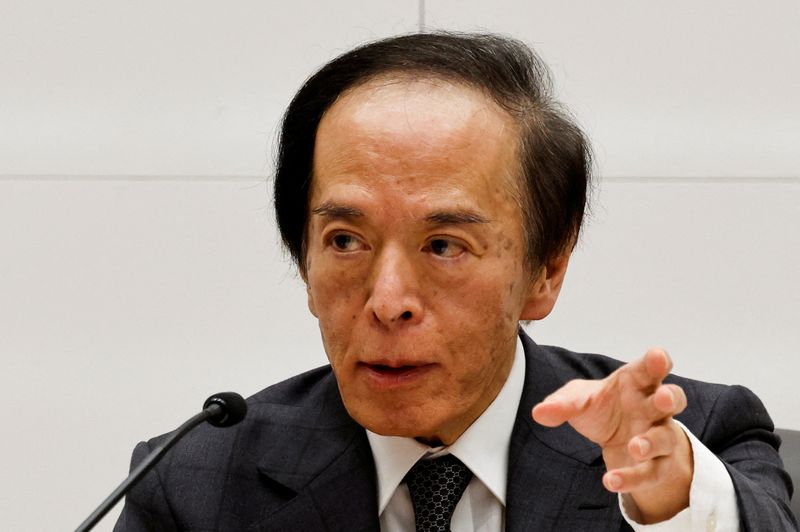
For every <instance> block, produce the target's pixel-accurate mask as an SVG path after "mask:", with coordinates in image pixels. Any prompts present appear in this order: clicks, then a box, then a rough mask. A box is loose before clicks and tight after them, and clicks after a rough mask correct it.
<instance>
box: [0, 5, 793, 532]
mask: <svg viewBox="0 0 800 532" xmlns="http://www.w3.org/2000/svg"><path fill="white" fill-rule="evenodd" d="M419 7H420V4H419V2H418V1H417V0H405V1H402V2H391V3H390V2H385V3H381V4H380V5H379V4H378V3H376V2H369V1H366V0H364V1H356V0H348V1H340V2H328V3H323V2H312V1H309V0H299V1H295V2H292V3H280V4H279V3H267V2H256V1H238V2H228V3H222V2H211V1H209V0H192V1H188V0H173V1H171V2H156V1H154V0H145V1H140V2H135V3H123V2H107V1H99V0H96V1H84V2H81V3H76V2H70V3H64V2H58V1H57V0H35V1H27V2H22V1H16V0H15V1H11V0H6V1H5V2H3V4H2V5H0V357H2V361H3V370H4V371H2V373H0V389H2V391H3V392H4V395H5V397H6V409H7V414H6V419H7V421H6V423H4V424H3V433H2V435H3V436H2V438H1V439H0V452H1V453H2V456H3V460H2V461H0V478H3V482H2V487H0V528H3V529H4V530H15V531H27V530H30V531H38V530H62V529H70V528H74V527H75V526H76V525H77V524H78V523H79V522H80V521H81V520H82V519H83V518H84V517H85V515H86V514H88V512H89V511H91V509H92V508H93V507H94V506H95V505H96V504H97V503H98V502H99V501H100V500H101V499H102V498H103V497H105V495H106V494H107V492H108V491H110V489H112V488H113V487H114V485H116V483H118V482H119V481H120V480H121V479H122V478H123V477H124V475H125V472H126V470H127V462H128V459H129V456H130V451H131V449H132V447H133V445H134V444H135V443H136V442H137V441H139V440H140V439H144V438H147V437H149V436H152V435H155V434H158V433H161V432H165V431H168V430H171V429H172V428H174V427H175V426H177V424H179V423H180V422H181V421H182V420H183V419H184V418H186V417H188V416H189V415H191V414H193V413H194V412H195V411H196V410H197V409H198V408H199V406H200V404H201V403H202V401H203V399H204V398H205V397H206V396H207V395H209V394H210V393H212V392H214V391H218V390H223V389H233V390H237V391H240V392H242V393H243V394H250V393H253V392H255V391H257V390H258V389H260V388H262V387H263V386H265V385H266V384H269V383H272V382H275V381H277V380H279V379H282V378H284V377H287V376H289V375H292V374H294V373H297V372H299V371H301V370H303V369H306V368H310V367H313V366H316V365H319V364H322V363H324V361H325V357H324V354H323V353H322V350H321V346H320V342H319V339H318V334H317V331H316V326H315V324H314V322H313V320H312V319H311V318H310V317H309V316H308V314H307V312H306V310H305V301H304V292H303V287H302V285H301V283H300V282H299V281H298V279H297V278H296V276H295V274H294V273H293V271H292V269H291V267H290V266H289V264H288V262H287V261H286V260H285V258H284V257H283V255H282V252H281V251H280V249H279V248H278V246H277V242H276V236H275V232H274V228H273V224H272V212H271V207H270V202H269V198H268V176H269V174H270V169H271V160H272V154H271V151H270V150H271V147H272V142H273V140H274V135H275V127H276V124H277V122H278V120H279V116H280V113H281V111H282V109H283V107H284V106H285V105H286V103H287V102H288V100H289V98H290V97H291V94H292V92H293V91H294V90H295V89H296V88H297V87H298V86H299V84H300V83H301V82H302V80H303V79H304V78H305V77H306V76H307V75H308V74H310V73H311V71H312V70H313V69H314V68H315V67H317V66H319V65H320V64H322V63H323V62H324V61H326V60H327V59H329V58H331V57H333V56H334V55H336V54H337V53H339V52H341V51H343V50H345V49H347V48H349V47H350V46H352V45H353V44H355V43H359V42H363V41H364V40H367V39H371V38H376V37H381V36H384V35H390V34H393V33H398V32H406V31H413V30H415V29H416V28H417V26H418V22H419V20H418V16H419ZM424 19H425V23H426V25H427V26H428V27H438V28H449V29H479V28H482V29H487V30H493V31H501V32H506V33H510V34H513V35H516V36H518V37H520V38H522V39H524V40H526V41H527V42H529V43H531V44H533V45H534V46H535V47H536V48H537V49H538V50H539V51H540V53H541V55H542V56H543V57H544V58H545V59H546V60H547V61H548V62H549V63H550V64H551V66H552V67H553V71H554V74H555V77H556V84H557V87H558V88H559V92H560V93H561V94H562V95H563V98H564V100H565V101H566V102H567V103H568V104H569V105H570V106H571V108H572V109H573V110H574V112H575V113H576V115H577V116H578V117H579V118H580V120H581V121H582V122H583V123H584V124H585V125H586V127H587V129H588V130H589V131H590V133H591V135H592V137H593V140H594V142H595V146H596V151H597V154H598V167H599V172H598V173H599V175H600V177H601V186H600V187H599V190H598V195H597V198H596V204H595V210H594V214H593V215H592V218H591V220H590V223H589V225H588V228H587V231H586V233H585V236H584V239H583V243H582V244H581V246H580V248H579V250H578V251H577V253H576V255H575V256H574V259H573V261H572V265H571V271H570V273H569V275H568V280H567V284H566V286H565V290H564V293H563V295H562V300H561V301H560V303H559V306H558V307H557V309H556V312H555V313H554V315H553V316H551V317H550V318H549V319H548V320H546V321H545V322H543V323H541V324H535V325H534V326H533V327H532V331H533V334H534V336H535V337H536V338H537V339H538V340H540V341H541V342H545V343H556V344H561V345H564V346H566V347H571V348H575V349H583V350H592V351H600V352H605V353H609V354H612V355H615V356H618V357H620V358H623V359H630V358H633V357H636V356H638V355H639V354H640V353H641V352H643V350H644V349H645V348H646V347H647V346H649V345H651V344H661V345H665V346H666V347H668V348H669V349H670V351H671V353H672V355H673V357H674V358H675V361H676V372H678V373H681V374H684V375H687V376H692V377H697V378H702V379H706V380H714V381H718V382H729V383H733V382H737V383H743V384H746V385H748V386H750V387H751V388H753V389H754V390H755V391H756V392H757V393H758V394H759V395H760V396H761V397H762V398H763V399H764V401H765V403H766V404H767V406H768V407H769V409H770V410H771V412H772V414H773V417H774V418H775V420H776V423H777V424H778V425H781V426H784V427H788V428H795V429H800V413H798V408H797V406H798V403H799V402H800V401H798V394H797V392H796V391H795V390H796V389H797V387H796V385H795V384H794V383H795V382H796V380H797V375H798V374H800V362H798V360H797V357H796V355H795V351H796V346H797V345H800V327H798V326H797V323H798V317H800V316H798V311H797V308H798V307H799V306H800V305H799V304H800V300H799V299H800V281H799V280H798V279H800V276H799V275H798V274H800V268H799V267H798V266H799V265H800V251H799V250H800V232H798V230H797V228H798V227H800V128H798V126H797V123H798V119H799V118H800V99H798V98H797V97H796V96H795V95H796V94H800V61H798V60H797V58H798V57H800V34H798V32H797V31H796V29H797V28H798V27H800V4H797V2H794V1H790V0H784V1H778V0H773V1H769V2H763V1H762V2H755V1H754V0H753V1H750V2H730V1H716V0H715V1H707V2H702V3H698V2H690V1H689V0H676V1H673V2H670V3H668V4H664V3H657V2H642V1H641V0H639V1H625V2H623V1H621V0H614V1H610V2H590V1H582V2H569V3H563V2H562V3H553V2H540V1H534V2H531V1H521V0H520V1H511V0H493V1H492V2H489V1H488V0H483V1H481V2H478V1H471V0H469V1H466V0H459V1H458V2H456V1H454V0H435V1H434V0H428V2H425V9H424ZM42 509H44V510H42ZM117 513H118V509H117V510H116V511H115V512H113V515H112V516H111V517H109V518H107V519H106V520H105V521H104V522H103V523H102V524H101V526H100V527H98V529H99V530H110V529H111V523H112V522H113V520H114V517H113V516H114V515H116V514H117Z"/></svg>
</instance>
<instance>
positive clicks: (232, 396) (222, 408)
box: [203, 392, 247, 427]
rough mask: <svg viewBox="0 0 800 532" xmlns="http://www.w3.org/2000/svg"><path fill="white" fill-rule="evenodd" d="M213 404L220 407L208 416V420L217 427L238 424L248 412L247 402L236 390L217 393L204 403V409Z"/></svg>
mask: <svg viewBox="0 0 800 532" xmlns="http://www.w3.org/2000/svg"><path fill="white" fill-rule="evenodd" d="M213 406H217V407H218V408H214V409H213V410H214V413H213V414H212V416H211V417H210V418H208V422H209V423H211V424H212V425H214V426H215V427H230V426H231V425H236V424H237V423H238V422H240V421H241V420H243V419H244V416H245V414H247V403H246V402H245V400H244V399H243V398H242V396H241V395H239V394H238V393H236V392H220V393H215V394H214V395H212V396H211V397H209V398H208V399H206V402H205V403H203V410H207V409H208V408H209V407H213Z"/></svg>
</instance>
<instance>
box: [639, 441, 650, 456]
mask: <svg viewBox="0 0 800 532" xmlns="http://www.w3.org/2000/svg"><path fill="white" fill-rule="evenodd" d="M639 452H640V453H641V454H642V455H643V456H644V455H646V454H647V453H649V452H650V442H649V441H647V440H645V439H644V438H639Z"/></svg>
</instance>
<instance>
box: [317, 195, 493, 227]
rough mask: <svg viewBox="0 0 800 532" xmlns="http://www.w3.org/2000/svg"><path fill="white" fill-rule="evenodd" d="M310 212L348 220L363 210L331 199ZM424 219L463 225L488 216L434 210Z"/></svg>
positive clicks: (477, 221) (481, 222)
mask: <svg viewBox="0 0 800 532" xmlns="http://www.w3.org/2000/svg"><path fill="white" fill-rule="evenodd" d="M311 212H312V214H316V215H317V216H323V217H325V218H329V219H332V220H349V219H352V218H361V217H363V216H364V212H363V211H361V210H360V209H357V208H355V207H350V206H348V205H341V204H338V203H334V202H332V201H326V202H325V203H323V204H322V205H320V206H319V207H316V208H314V209H312V211H311ZM425 221H426V222H427V223H429V224H431V225H434V226H443V225H464V224H486V223H489V221H490V220H489V219H488V218H484V217H483V216H481V215H479V214H477V213H475V212H473V211H468V210H454V211H436V212H432V213H430V214H428V215H427V216H425Z"/></svg>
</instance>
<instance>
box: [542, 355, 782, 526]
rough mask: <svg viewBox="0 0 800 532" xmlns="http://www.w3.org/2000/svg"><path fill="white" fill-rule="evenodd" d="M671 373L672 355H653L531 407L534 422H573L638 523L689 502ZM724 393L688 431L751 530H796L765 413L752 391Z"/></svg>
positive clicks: (682, 397)
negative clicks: (731, 490)
mask: <svg viewBox="0 0 800 532" xmlns="http://www.w3.org/2000/svg"><path fill="white" fill-rule="evenodd" d="M671 367H672V363H671V360H670V359H669V356H668V355H667V354H666V353H665V352H664V351H663V350H659V349H653V350H650V351H649V352H648V353H647V355H645V357H643V358H641V359H639V360H637V361H634V362H631V363H629V364H626V365H625V366H622V367H621V368H619V369H618V370H617V371H615V372H613V373H612V374H611V375H609V376H608V377H606V378H604V379H601V380H573V381H570V382H569V383H567V384H566V385H565V386H563V387H562V388H560V389H559V390H557V391H556V392H554V393H553V394H551V395H550V396H549V397H547V398H546V399H545V400H544V401H543V402H542V403H540V404H539V405H537V406H536V407H535V408H534V410H533V416H534V419H535V420H536V421H537V422H539V423H541V424H543V425H547V426H556V425H559V424H561V423H563V422H569V423H570V424H571V425H572V426H573V428H575V429H576V430H577V431H578V432H579V433H580V434H582V435H583V436H585V437H586V438H588V439H590V440H591V441H593V442H595V443H597V444H598V445H600V447H601V448H602V449H603V458H604V460H605V463H606V467H607V469H608V471H607V473H606V475H605V476H604V478H603V483H604V485H605V487H606V488H607V489H609V490H610V491H613V492H616V493H620V494H626V495H625V497H626V498H629V499H630V500H631V501H633V503H634V504H635V506H636V507H638V510H639V514H638V517H639V518H641V521H642V523H664V524H667V523H666V521H667V520H669V519H671V518H673V517H674V516H676V515H678V514H679V513H680V512H682V511H683V510H684V509H686V508H688V507H689V504H690V500H689V499H690V489H691V487H692V478H693V476H694V460H693V456H692V446H691V445H690V444H689V439H688V437H687V436H686V434H685V433H684V432H683V430H681V429H680V427H679V426H678V424H677V423H676V422H675V420H674V419H673V416H675V415H677V414H679V413H680V412H682V411H683V409H684V408H685V407H686V404H687V399H686V394H685V393H684V390H683V389H682V388H681V387H680V386H677V385H675V384H664V383H663V380H664V378H665V377H666V376H667V374H668V373H669V371H670V370H671ZM687 385H689V386H691V385H690V384H689V383H687ZM725 390H726V391H725V392H723V393H721V394H720V395H718V396H717V397H716V402H715V403H714V405H713V407H711V408H706V409H704V410H705V411H704V413H703V414H702V415H700V416H699V417H698V416H697V414H698V413H699V411H697V410H695V411H694V412H693V414H692V417H693V419H694V422H693V423H692V424H691V425H690V426H691V427H692V430H693V431H694V433H695V434H698V435H699V437H700V439H701V440H702V442H703V443H704V445H705V446H706V447H708V449H710V450H711V451H712V452H713V453H714V454H715V455H716V456H717V457H718V458H719V459H720V460H722V461H723V462H724V463H725V466H726V467H727V470H728V472H729V473H730V476H731V480H732V482H733V485H734V487H735V491H736V498H737V503H738V509H739V514H740V517H741V522H742V525H743V526H744V529H745V530H756V531H760V530H765V531H767V530H769V531H770V532H771V531H773V530H776V531H782V530H796V524H795V522H794V520H793V517H792V516H791V514H790V511H789V510H788V506H787V501H788V499H789V494H790V493H791V488H790V486H791V484H790V482H789V480H788V476H787V475H786V473H785V472H784V471H782V468H781V462H780V458H779V456H778V454H777V450H776V448H777V444H776V442H777V440H776V437H775V436H774V434H772V428H773V427H772V422H771V420H770V419H769V416H768V415H767V413H766V411H765V409H764V407H763V405H762V404H761V403H760V401H758V399H757V398H756V397H755V396H754V395H753V394H752V393H751V392H749V391H747V390H745V389H744V388H740V387H726V388H725ZM693 397H694V396H693ZM643 441H644V446H643V445H642V443H643ZM766 514H769V516H766ZM767 523H768V524H769V525H767ZM771 525H774V526H771ZM703 526H705V523H704V524H703Z"/></svg>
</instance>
